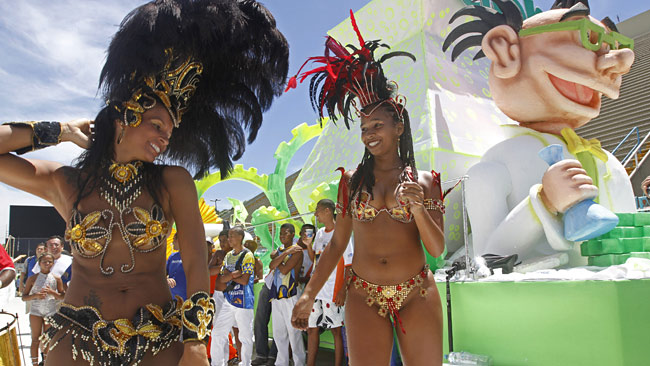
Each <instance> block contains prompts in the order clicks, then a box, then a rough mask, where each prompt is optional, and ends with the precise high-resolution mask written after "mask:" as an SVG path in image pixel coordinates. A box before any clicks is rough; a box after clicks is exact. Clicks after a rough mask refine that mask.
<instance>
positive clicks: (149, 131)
mask: <svg viewBox="0 0 650 366" xmlns="http://www.w3.org/2000/svg"><path fill="white" fill-rule="evenodd" d="M121 129H122V127H121V125H120V123H119V122H116V123H115V136H116V142H115V155H116V157H115V160H116V161H118V162H120V163H125V162H130V161H134V160H141V161H147V162H153V161H154V160H155V159H156V158H157V157H158V156H159V155H160V154H162V153H163V152H164V151H165V150H166V149H167V145H169V139H170V138H171V136H172V130H173V129H174V125H173V123H172V119H171V117H170V115H169V112H168V111H167V109H165V107H163V106H162V105H161V104H160V103H157V104H156V105H155V106H154V107H153V108H151V109H149V110H147V111H146V112H144V113H143V114H142V122H141V123H140V125H139V126H138V127H130V126H127V127H125V131H124V135H123V137H122V141H121V142H120V143H119V144H118V143H117V138H118V137H119V136H120V133H121Z"/></svg>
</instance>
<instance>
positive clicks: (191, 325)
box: [181, 291, 215, 343]
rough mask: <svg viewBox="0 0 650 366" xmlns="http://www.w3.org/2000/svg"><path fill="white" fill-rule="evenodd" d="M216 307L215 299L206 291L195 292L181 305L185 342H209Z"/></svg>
mask: <svg viewBox="0 0 650 366" xmlns="http://www.w3.org/2000/svg"><path fill="white" fill-rule="evenodd" d="M214 307H215V303H214V299H212V297H211V296H210V295H208V293H207V292H205V291H198V292H195V293H194V294H193V295H192V296H190V298H189V299H187V300H185V302H183V306H182V307H181V319H182V321H183V343H185V342H191V341H200V342H203V343H207V342H208V337H209V336H210V329H211V327H212V317H213V316H214Z"/></svg>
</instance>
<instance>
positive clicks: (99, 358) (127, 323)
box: [41, 297, 183, 366]
mask: <svg viewBox="0 0 650 366" xmlns="http://www.w3.org/2000/svg"><path fill="white" fill-rule="evenodd" d="M182 302H183V301H182V299H181V298H180V297H176V299H175V300H172V301H170V302H169V303H167V304H166V305H165V306H163V307H160V306H158V305H154V304H148V305H145V306H143V307H141V308H140V309H138V311H137V312H136V314H135V316H134V317H133V318H131V319H126V318H124V319H116V320H105V319H104V318H103V317H102V315H101V313H100V312H99V310H98V309H96V308H94V307H92V306H81V307H76V306H73V305H69V304H65V303H64V304H62V305H61V308H60V309H59V311H57V312H56V313H55V314H54V315H52V316H51V317H48V318H46V319H45V321H46V322H47V323H48V324H49V325H50V328H49V329H48V330H47V331H46V332H44V333H43V335H42V336H41V341H42V342H43V344H44V346H45V347H47V348H46V349H48V350H52V349H54V348H55V347H56V346H57V345H58V344H59V342H60V341H61V340H63V339H64V338H65V337H70V338H71V342H72V350H71V352H72V358H73V359H74V360H76V359H77V357H79V356H81V357H82V358H83V359H84V360H85V361H87V362H88V363H90V365H91V366H93V365H98V366H113V365H128V366H136V365H138V364H139V363H140V361H141V360H142V359H143V357H144V355H145V353H146V352H147V351H149V350H151V352H152V353H153V354H154V355H155V354H157V353H158V352H160V351H161V350H164V349H166V348H167V347H169V346H170V345H171V344H172V343H173V342H177V341H179V340H180V334H181V329H182V322H181V317H180V308H181V304H182Z"/></svg>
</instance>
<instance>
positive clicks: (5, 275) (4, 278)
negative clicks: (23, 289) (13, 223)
mask: <svg viewBox="0 0 650 366" xmlns="http://www.w3.org/2000/svg"><path fill="white" fill-rule="evenodd" d="M15 278H16V268H15V267H14V261H13V260H11V257H10V256H9V253H7V251H6V250H5V248H4V247H3V246H2V245H0V288H5V287H7V286H9V284H11V283H13V281H14V279H15Z"/></svg>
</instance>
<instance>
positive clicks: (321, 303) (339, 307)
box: [307, 199, 352, 366]
mask: <svg viewBox="0 0 650 366" xmlns="http://www.w3.org/2000/svg"><path fill="white" fill-rule="evenodd" d="M335 207H336V206H335V204H334V202H333V201H332V200H329V199H322V200H320V201H318V204H316V211H315V212H314V214H315V216H316V219H317V220H318V221H319V222H321V223H323V224H324V225H325V227H323V228H320V229H319V230H318V232H317V233H316V238H315V239H314V246H313V248H314V251H313V252H314V254H315V260H314V262H315V266H317V265H318V257H319V256H320V254H321V253H322V252H323V251H324V250H325V248H326V247H327V245H328V244H329V242H330V240H331V239H332V235H333V234H334V225H335V220H334V210H335ZM351 250H352V246H350V245H348V247H347V249H346V251H345V253H344V254H343V258H348V259H351V258H352V255H351V254H350V252H351ZM344 262H345V261H344ZM314 268H315V267H314ZM337 272H338V271H333V272H332V274H330V277H329V278H328V280H327V282H325V285H323V288H322V289H321V290H320V292H319V293H318V295H316V301H314V306H313V307H312V311H311V315H310V316H309V328H308V329H307V336H308V341H307V366H315V365H316V355H317V353H318V346H319V343H320V333H319V328H324V329H329V330H331V332H332V336H333V337H334V365H335V366H340V365H342V364H343V360H344V356H345V353H344V350H343V335H342V332H341V330H342V326H343V321H344V318H345V313H344V308H343V305H344V303H345V286H338V290H339V291H335V288H337V286H336V274H337ZM335 292H336V293H335Z"/></svg>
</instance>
